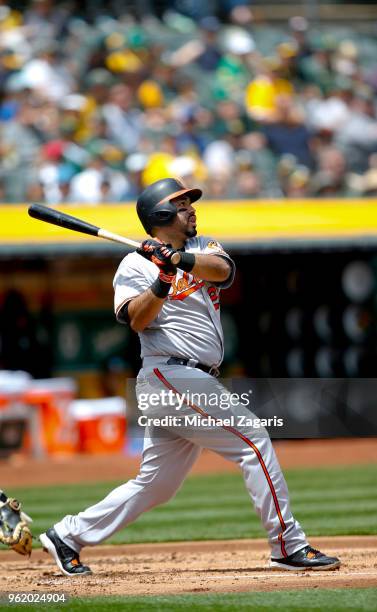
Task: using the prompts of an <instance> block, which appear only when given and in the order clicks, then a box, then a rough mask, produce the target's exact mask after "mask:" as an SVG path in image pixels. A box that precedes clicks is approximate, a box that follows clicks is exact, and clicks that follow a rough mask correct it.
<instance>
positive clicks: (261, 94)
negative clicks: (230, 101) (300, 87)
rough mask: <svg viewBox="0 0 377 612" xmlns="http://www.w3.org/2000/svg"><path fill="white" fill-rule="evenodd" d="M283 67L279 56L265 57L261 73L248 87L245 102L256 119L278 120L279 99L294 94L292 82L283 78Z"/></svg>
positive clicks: (262, 120)
mask: <svg viewBox="0 0 377 612" xmlns="http://www.w3.org/2000/svg"><path fill="white" fill-rule="evenodd" d="M281 68H282V65H281V63H280V62H279V60H278V58H274V57H273V58H265V59H264V60H263V62H262V65H261V68H260V71H259V74H257V76H256V77H255V79H253V80H252V81H251V83H249V85H248V86H247V88H246V97H245V104H246V108H247V110H248V112H249V114H250V116H251V117H252V118H253V119H255V120H256V121H261V122H265V121H276V120H277V118H278V99H279V98H280V97H281V96H293V94H294V89H293V85H292V83H290V82H289V81H288V80H287V79H285V78H282V76H281V74H280V70H281Z"/></svg>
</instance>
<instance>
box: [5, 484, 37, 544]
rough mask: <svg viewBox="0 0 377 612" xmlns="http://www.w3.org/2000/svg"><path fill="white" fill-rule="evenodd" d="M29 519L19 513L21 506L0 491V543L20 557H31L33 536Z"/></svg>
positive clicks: (22, 513)
mask: <svg viewBox="0 0 377 612" xmlns="http://www.w3.org/2000/svg"><path fill="white" fill-rule="evenodd" d="M31 522H32V520H31V518H30V517H29V516H28V515H27V514H25V513H24V512H21V504H20V502H19V501H17V499H14V498H13V497H7V495H6V494H5V493H4V491H1V489H0V542H2V544H5V545H6V546H9V548H13V550H15V551H16V552H18V553H19V554H20V555H29V556H30V555H31V546H32V541H33V536H32V534H31V531H30V528H29V523H31Z"/></svg>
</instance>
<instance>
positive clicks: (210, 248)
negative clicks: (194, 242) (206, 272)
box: [201, 237, 236, 289]
mask: <svg viewBox="0 0 377 612" xmlns="http://www.w3.org/2000/svg"><path fill="white" fill-rule="evenodd" d="M201 240H202V244H201V252H202V253H203V255H217V256H218V257H223V258H224V259H226V260H227V262H228V263H229V264H230V267H231V272H230V274H229V277H228V278H227V279H226V280H225V281H223V282H221V283H213V284H214V285H216V287H219V289H228V287H230V286H231V285H232V284H233V281H234V277H235V275H236V264H235V263H234V261H233V259H232V258H231V257H230V256H229V255H228V253H226V252H225V251H224V249H223V247H222V245H221V244H220V243H219V242H217V240H213V238H205V237H203V238H201Z"/></svg>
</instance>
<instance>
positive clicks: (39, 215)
mask: <svg viewBox="0 0 377 612" xmlns="http://www.w3.org/2000/svg"><path fill="white" fill-rule="evenodd" d="M28 213H29V216H30V217H33V219H39V221H45V222H46V223H52V225H58V226H60V227H65V228H66V229H69V230H73V231H74V232H81V233H82V234H89V235H90V236H96V237H97V238H105V240H112V241H113V242H120V243H121V244H127V245H128V246H133V247H135V248H138V247H139V246H140V242H136V241H135V240H131V239H130V238H125V237H124V236H120V235H119V234H114V233H113V232H109V231H108V230H106V229H103V228H101V227H97V226H96V225H92V224H91V223H87V221H83V220H82V219H78V218H77V217H73V216H72V215H68V214H67V213H64V212H62V211H61V210H56V208H49V207H48V206H43V205H42V204H31V205H30V206H29V208H28ZM180 259H181V257H180V255H179V253H174V255H173V256H172V258H171V261H172V263H173V264H174V265H177V264H178V263H179V261H180Z"/></svg>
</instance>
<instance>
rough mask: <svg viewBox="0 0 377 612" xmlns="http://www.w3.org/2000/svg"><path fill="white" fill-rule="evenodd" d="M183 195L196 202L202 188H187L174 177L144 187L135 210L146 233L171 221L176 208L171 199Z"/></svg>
mask: <svg viewBox="0 0 377 612" xmlns="http://www.w3.org/2000/svg"><path fill="white" fill-rule="evenodd" d="M183 195H185V196H187V197H189V198H190V200H191V202H196V200H199V198H200V197H201V196H202V190H201V189H188V188H187V187H185V185H184V184H183V183H181V181H179V180H177V179H175V178H165V179H161V180H160V181H156V182H155V183H152V184H151V185H148V187H147V188H146V189H144V191H143V192H142V193H141V194H140V196H139V198H138V200H137V204H136V211H137V214H138V215H139V219H140V221H141V223H142V225H143V227H144V229H145V231H146V232H147V233H148V234H150V233H151V230H152V228H153V227H162V226H164V225H170V223H172V222H173V220H174V218H175V216H176V214H177V209H176V207H175V206H174V204H173V203H172V202H171V200H172V199H173V198H178V196H183Z"/></svg>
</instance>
